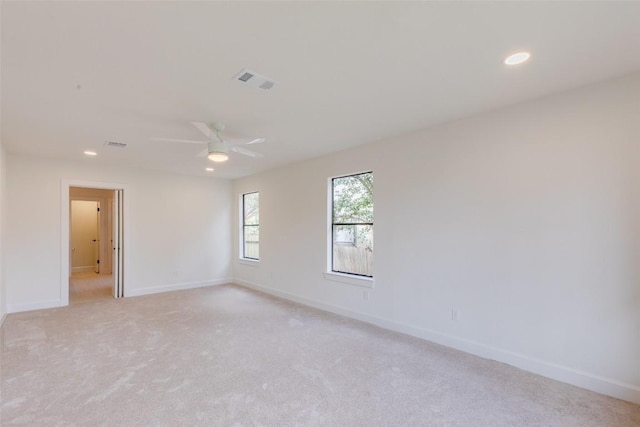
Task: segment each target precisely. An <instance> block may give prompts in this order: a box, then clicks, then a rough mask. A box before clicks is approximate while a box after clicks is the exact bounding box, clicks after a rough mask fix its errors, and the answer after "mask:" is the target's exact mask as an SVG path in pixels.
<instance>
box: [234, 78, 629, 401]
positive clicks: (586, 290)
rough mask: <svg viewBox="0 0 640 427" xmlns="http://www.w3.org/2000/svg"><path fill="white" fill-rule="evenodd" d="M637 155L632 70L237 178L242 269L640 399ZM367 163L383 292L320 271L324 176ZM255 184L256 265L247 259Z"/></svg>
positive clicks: (345, 307) (344, 309)
mask: <svg viewBox="0 0 640 427" xmlns="http://www.w3.org/2000/svg"><path fill="white" fill-rule="evenodd" d="M433 102H437V100H433ZM639 159H640V74H635V75H631V76H627V77H625V78H621V79H618V80H615V81H611V82H606V83H601V84H598V85H593V86H590V87H586V88H582V89H579V90H575V91H571V92H567V93H562V94H559V95H556V96H552V97H547V98H544V99H540V100H536V101H533V102H528V103H525V104H521V105H518V106H515V107H511V108H508V109H504V110H500V111H495V112H492V113H489V114H484V115H480V116H476V117H473V118H469V119H465V120H460V121H457V122H454V123H449V124H446V125H441V126H437V127H433V128H431V129H427V130H424V131H421V132H418V133H414V134H411V135H407V136H404V137H399V138H396V139H392V140H388V141H383V142H381V143H376V144H370V145H365V146H361V147H359V148H356V149H353V150H349V151H344V152H341V153H337V154H334V155H330V156H326V157H323V158H318V159H315V160H311V161H307V162H304V163H299V164H295V165H291V166H287V167H283V168H280V169H277V170H273V171H270V172H266V173H262V174H258V175H255V176H252V177H248V178H245V179H240V180H237V181H235V182H234V197H235V201H234V207H235V209H236V212H235V213H234V221H235V224H234V239H233V241H234V242H236V243H235V245H236V246H235V247H234V251H233V257H234V265H233V271H234V278H235V280H236V282H237V283H241V284H245V285H249V286H253V287H256V288H259V289H263V290H267V291H268V292H271V293H274V294H276V295H280V296H284V297H287V298H291V299H294V300H297V301H301V302H304V303H307V304H310V305H314V306H317V307H321V308H325V309H329V310H333V311H336V312H339V313H343V314H347V315H351V316H353V317H356V318H360V319H363V320H366V321H369V322H373V323H376V324H379V325H382V326H384V327H388V328H392V329H396V330H400V331H404V332H407V333H410V334H413V335H417V336H420V337H423V338H427V339H430V340H433V341H436V342H440V343H443V344H445V345H449V346H453V347H456V348H459V349H463V350H465V351H469V352H472V353H475V354H479V355H482V356H485V357H489V358H493V359H497V360H501V361H503V362H506V363H510V364H513V365H516V366H520V367H522V368H524V369H527V370H530V371H533V372H538V373H540V374H543V375H547V376H550V377H552V378H556V379H559V380H562V381H566V382H570V383H573V384H576V385H579V386H582V387H586V388H590V389H592V390H596V391H599V392H602V393H607V394H610V395H614V396H617V397H621V398H624V399H627V400H631V401H635V402H638V403H640V362H639V361H640V167H638V160H639ZM365 170H373V171H374V183H375V184H374V187H375V190H374V201H375V255H374V256H375V258H374V271H375V273H374V276H375V287H374V288H373V289H366V288H362V287H358V286H354V285H349V284H344V283H338V282H334V281H329V280H326V279H325V278H324V277H323V274H322V273H323V272H324V271H326V265H327V260H326V258H327V253H326V252H327V251H326V240H327V238H326V236H327V231H326V230H327V218H326V212H327V180H328V178H329V177H331V176H335V175H340V174H349V173H353V172H359V171H365ZM250 191H259V192H260V211H261V212H260V226H261V230H260V233H261V234H260V241H261V242H260V245H261V247H260V254H261V259H260V263H259V264H258V265H255V264H252V265H248V264H246V263H242V262H238V260H237V257H238V255H237V254H238V248H237V241H238V221H237V219H238V215H239V214H238V213H237V205H238V203H237V200H238V198H239V197H240V194H241V193H243V192H250ZM364 292H369V299H368V300H365V298H364ZM453 308H455V309H457V310H458V311H459V313H460V320H459V321H457V322H456V321H452V320H451V311H452V309H453Z"/></svg>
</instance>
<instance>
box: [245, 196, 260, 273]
mask: <svg viewBox="0 0 640 427" xmlns="http://www.w3.org/2000/svg"><path fill="white" fill-rule="evenodd" d="M242 258H246V259H255V260H258V259H260V194H259V193H247V194H243V195H242Z"/></svg>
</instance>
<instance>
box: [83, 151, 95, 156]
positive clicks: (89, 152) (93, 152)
mask: <svg viewBox="0 0 640 427" xmlns="http://www.w3.org/2000/svg"><path fill="white" fill-rule="evenodd" d="M84 154H86V155H87V156H97V155H98V153H96V152H95V151H89V150H87V151H85V152H84Z"/></svg>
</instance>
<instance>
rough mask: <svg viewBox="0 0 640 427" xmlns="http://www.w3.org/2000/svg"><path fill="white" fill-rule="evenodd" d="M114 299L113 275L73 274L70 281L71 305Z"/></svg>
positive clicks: (91, 272) (90, 272)
mask: <svg viewBox="0 0 640 427" xmlns="http://www.w3.org/2000/svg"><path fill="white" fill-rule="evenodd" d="M111 298H113V275H111V274H109V275H105V274H96V273H95V272H93V271H84V272H79V273H73V274H72V275H71V279H70V280H69V304H77V303H80V302H87V301H96V300H100V299H111Z"/></svg>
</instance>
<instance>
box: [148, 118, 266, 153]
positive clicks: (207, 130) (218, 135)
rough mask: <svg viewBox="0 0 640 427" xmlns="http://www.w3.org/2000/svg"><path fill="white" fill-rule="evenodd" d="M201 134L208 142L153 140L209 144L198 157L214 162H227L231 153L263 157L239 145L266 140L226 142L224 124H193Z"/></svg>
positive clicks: (253, 139)
mask: <svg viewBox="0 0 640 427" xmlns="http://www.w3.org/2000/svg"><path fill="white" fill-rule="evenodd" d="M191 124H192V125H193V126H195V127H196V129H198V130H199V131H200V132H202V133H203V134H204V136H206V137H207V140H206V141H194V140H190V139H174V138H155V137H154V138H151V139H152V140H154V141H168V142H184V143H188V144H207V148H206V149H205V150H203V151H202V152H200V153H198V154H197V157H204V156H207V157H208V158H209V159H210V160H213V161H214V162H226V161H227V160H228V159H229V151H233V152H235V153H239V154H244V155H245V156H249V157H254V158H256V157H262V154H260V153H256V152H255V151H251V150H247V149H246V148H242V147H239V145H251V144H259V143H261V142H264V141H265V140H266V139H265V138H249V139H231V140H226V139H224V138H223V137H222V131H223V130H224V128H225V126H224V125H223V124H222V123H214V124H212V125H208V124H206V123H203V122H191Z"/></svg>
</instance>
